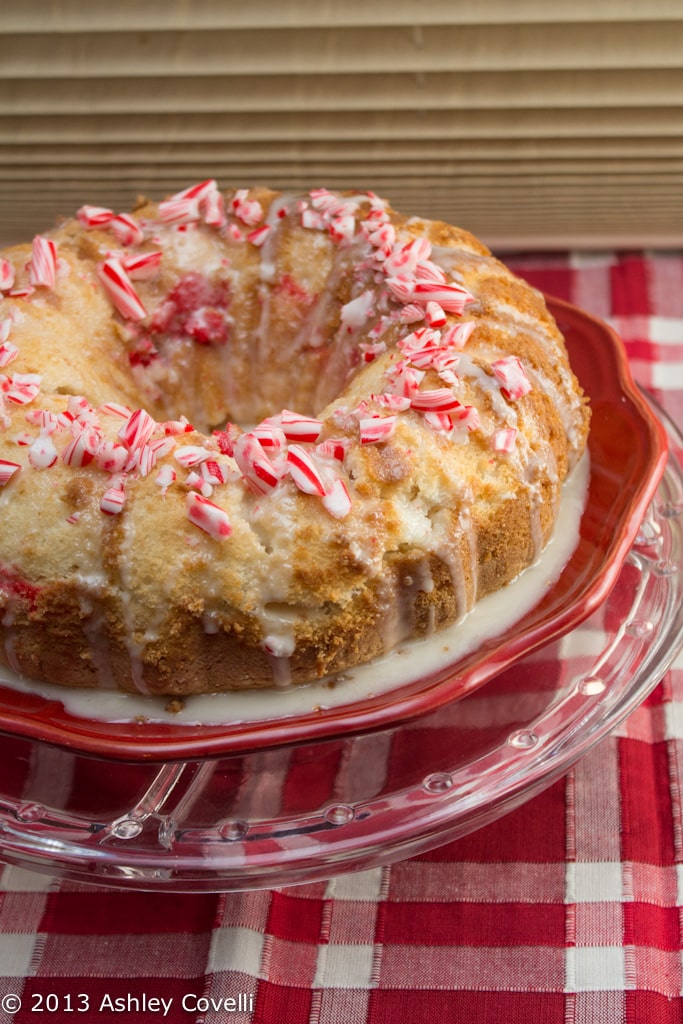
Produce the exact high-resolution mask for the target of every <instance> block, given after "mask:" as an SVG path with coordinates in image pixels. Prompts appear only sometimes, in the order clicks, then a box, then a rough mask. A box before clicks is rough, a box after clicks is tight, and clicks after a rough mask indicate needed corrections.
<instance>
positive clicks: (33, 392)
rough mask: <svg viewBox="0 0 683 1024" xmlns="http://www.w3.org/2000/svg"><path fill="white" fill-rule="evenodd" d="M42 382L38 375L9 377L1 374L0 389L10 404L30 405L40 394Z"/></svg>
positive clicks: (21, 374)
mask: <svg viewBox="0 0 683 1024" xmlns="http://www.w3.org/2000/svg"><path fill="white" fill-rule="evenodd" d="M40 380H41V378H40V375H39V374H37V373H15V374H13V375H10V376H9V377H6V376H5V375H4V374H0V387H2V392H3V394H4V395H5V397H6V398H7V400H8V401H9V402H14V404H15V405H28V404H29V403H30V402H33V401H34V399H36V398H37V397H38V395H39V394H40Z"/></svg>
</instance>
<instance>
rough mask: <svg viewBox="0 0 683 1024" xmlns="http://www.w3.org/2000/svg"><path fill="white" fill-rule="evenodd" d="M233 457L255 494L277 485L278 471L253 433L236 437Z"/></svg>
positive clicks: (267, 490) (264, 492)
mask: <svg viewBox="0 0 683 1024" xmlns="http://www.w3.org/2000/svg"><path fill="white" fill-rule="evenodd" d="M233 457H234V459H235V462H236V463H237V465H238V466H239V469H240V472H241V473H242V476H243V477H244V479H245V482H246V484H247V486H248V487H249V488H250V490H252V491H254V493H255V494H267V493H268V492H269V491H272V489H273V488H274V487H276V486H277V484H278V482H279V480H280V473H278V471H277V470H276V468H275V466H273V463H272V462H271V461H270V459H269V458H268V456H267V455H266V453H265V451H264V450H263V448H262V446H261V442H260V441H259V439H258V438H257V437H254V435H253V434H249V433H247V434H242V435H241V436H240V437H238V438H237V440H236V442H235V445H234V448H233Z"/></svg>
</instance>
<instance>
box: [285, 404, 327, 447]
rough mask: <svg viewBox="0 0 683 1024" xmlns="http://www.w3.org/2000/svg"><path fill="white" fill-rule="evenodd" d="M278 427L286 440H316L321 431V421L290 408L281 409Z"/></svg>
mask: <svg viewBox="0 0 683 1024" xmlns="http://www.w3.org/2000/svg"><path fill="white" fill-rule="evenodd" d="M280 427H281V428H282V432H283V433H284V435H285V437H286V438H287V440H288V441H317V440H318V438H319V437H320V435H321V433H322V429H323V423H322V420H316V419H313V417H311V416H302V415H301V414H300V413H297V412H292V410H291V409H283V410H282V413H281V414H280Z"/></svg>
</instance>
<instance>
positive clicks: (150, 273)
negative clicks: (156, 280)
mask: <svg viewBox="0 0 683 1024" xmlns="http://www.w3.org/2000/svg"><path fill="white" fill-rule="evenodd" d="M162 255H163V253H162V252H161V251H160V250H155V251H154V252H142V253H136V254H135V255H131V256H124V257H123V258H122V259H121V264H122V266H123V269H124V270H125V271H126V273H127V274H128V277H129V278H130V280H131V281H149V280H150V279H151V278H153V277H156V275H157V274H158V273H159V268H160V266H161V257H162Z"/></svg>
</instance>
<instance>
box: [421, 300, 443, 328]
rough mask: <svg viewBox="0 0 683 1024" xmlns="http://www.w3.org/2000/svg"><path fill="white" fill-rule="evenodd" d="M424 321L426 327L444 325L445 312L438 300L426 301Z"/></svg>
mask: <svg viewBox="0 0 683 1024" xmlns="http://www.w3.org/2000/svg"><path fill="white" fill-rule="evenodd" d="M425 322H426V324H427V326H428V327H444V326H445V323H446V314H445V312H444V310H443V307H442V306H440V305H439V303H438V302H428V303H427V306H426V308H425Z"/></svg>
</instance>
